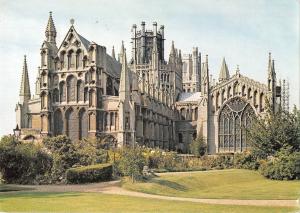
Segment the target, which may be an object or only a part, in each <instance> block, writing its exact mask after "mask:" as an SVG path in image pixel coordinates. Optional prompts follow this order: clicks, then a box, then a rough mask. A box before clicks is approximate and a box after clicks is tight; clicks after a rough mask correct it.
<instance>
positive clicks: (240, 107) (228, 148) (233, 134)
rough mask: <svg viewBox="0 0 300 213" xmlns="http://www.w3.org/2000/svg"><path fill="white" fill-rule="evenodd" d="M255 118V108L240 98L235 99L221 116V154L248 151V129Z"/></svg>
mask: <svg viewBox="0 0 300 213" xmlns="http://www.w3.org/2000/svg"><path fill="white" fill-rule="evenodd" d="M254 116H255V112H254V110H253V108H252V107H251V106H250V105H249V104H248V103H247V102H245V101H243V100H242V99H240V98H233V99H232V100H231V101H229V102H228V103H227V104H226V105H225V106H224V107H223V109H222V110H221V112H220V115H219V144H218V149H219V152H241V151H244V150H246V149H247V147H249V146H248V144H247V134H246V129H247V128H250V127H251V122H252V119H253V118H254Z"/></svg>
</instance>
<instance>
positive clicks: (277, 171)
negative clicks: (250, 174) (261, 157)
mask: <svg viewBox="0 0 300 213" xmlns="http://www.w3.org/2000/svg"><path fill="white" fill-rule="evenodd" d="M259 171H260V173H261V174H262V175H263V176H265V177H267V178H270V179H274V180H293V179H300V152H293V153H291V154H287V153H285V152H280V153H279V154H278V155H277V156H276V157H274V158H271V159H269V160H268V161H264V162H262V163H261V166H260V168H259Z"/></svg>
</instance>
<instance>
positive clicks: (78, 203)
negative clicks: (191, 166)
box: [0, 192, 296, 213]
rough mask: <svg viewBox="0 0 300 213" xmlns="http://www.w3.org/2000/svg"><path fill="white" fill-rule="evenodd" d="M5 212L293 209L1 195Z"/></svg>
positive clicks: (272, 212)
mask: <svg viewBox="0 0 300 213" xmlns="http://www.w3.org/2000/svg"><path fill="white" fill-rule="evenodd" d="M0 211H5V212H75V213H77V212H85V213H86V212H118V213H119V212H201V213H215V212H218V213H222V212H231V213H240V212H243V213H260V212H262V213H276V212H278V213H279V212H280V213H284V212H295V211H296V209H295V208H283V207H255V206H230V205H209V204H200V203H191V202H180V201H164V200H158V199H146V198H135V197H128V196H120V195H105V194H101V193H41V192H34V193H27V192H14V193H1V194H0Z"/></svg>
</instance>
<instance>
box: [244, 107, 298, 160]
mask: <svg viewBox="0 0 300 213" xmlns="http://www.w3.org/2000/svg"><path fill="white" fill-rule="evenodd" d="M299 115H300V113H299V111H297V110H295V111H294V113H289V112H287V111H282V110H281V109H279V110H278V112H275V113H273V112H271V111H268V114H267V115H266V116H264V117H259V118H257V119H256V120H254V122H253V123H252V127H251V128H250V129H249V130H248V132H247V133H248V140H249V142H250V144H251V148H252V151H253V153H254V155H256V156H257V157H259V158H266V157H268V156H274V155H275V154H276V153H277V152H278V151H280V150H281V149H289V150H290V151H291V152H296V151H300V125H299V124H300V122H299V121H300V116H299Z"/></svg>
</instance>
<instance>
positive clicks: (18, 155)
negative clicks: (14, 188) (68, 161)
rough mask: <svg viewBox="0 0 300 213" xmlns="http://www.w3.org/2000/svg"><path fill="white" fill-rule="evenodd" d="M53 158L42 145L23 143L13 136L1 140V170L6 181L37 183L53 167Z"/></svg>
mask: <svg viewBox="0 0 300 213" xmlns="http://www.w3.org/2000/svg"><path fill="white" fill-rule="evenodd" d="M51 163H52V159H51V156H50V155H48V154H47V153H46V152H45V151H44V150H43V149H42V147H41V146H39V145H36V144H33V143H22V142H20V141H17V140H16V139H15V138H14V137H12V136H4V137H3V138H1V141H0V172H1V174H2V178H3V179H4V180H5V182H6V183H22V184H29V183H35V180H36V179H37V177H40V176H44V175H46V173H47V172H48V171H49V170H50V168H51Z"/></svg>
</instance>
